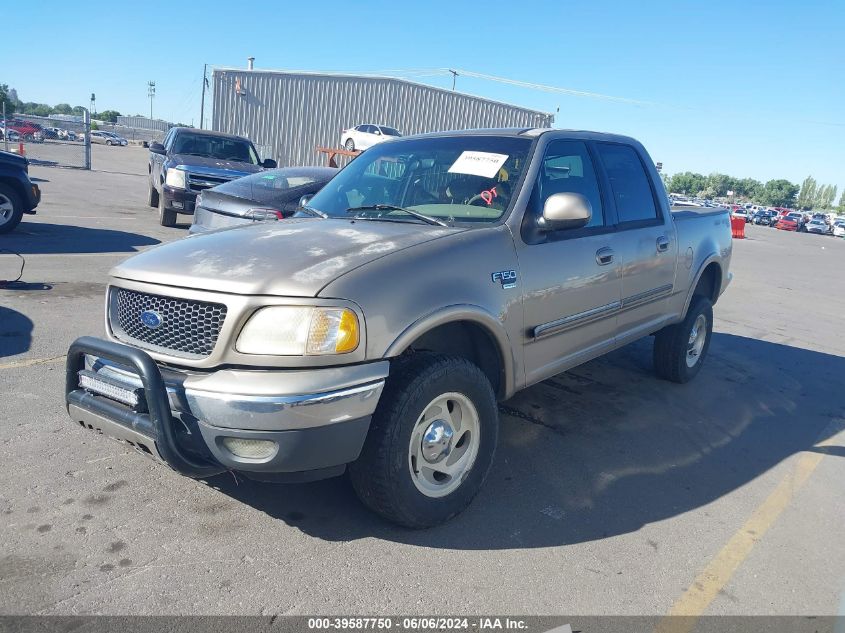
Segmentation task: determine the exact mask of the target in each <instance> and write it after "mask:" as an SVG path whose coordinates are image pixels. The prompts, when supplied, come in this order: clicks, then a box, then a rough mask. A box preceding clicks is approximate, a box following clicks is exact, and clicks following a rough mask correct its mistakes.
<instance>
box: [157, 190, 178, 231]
mask: <svg viewBox="0 0 845 633" xmlns="http://www.w3.org/2000/svg"><path fill="white" fill-rule="evenodd" d="M158 223H159V224H161V225H162V226H176V211H174V210H173V209H168V208H167V207H166V206H165V203H164V196H162V195H159V197H158Z"/></svg>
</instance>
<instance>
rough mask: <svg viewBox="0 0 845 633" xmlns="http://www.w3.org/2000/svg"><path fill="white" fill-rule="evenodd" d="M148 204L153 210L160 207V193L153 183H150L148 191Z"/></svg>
mask: <svg viewBox="0 0 845 633" xmlns="http://www.w3.org/2000/svg"><path fill="white" fill-rule="evenodd" d="M147 204H148V205H150V206H151V207H152V208H153V209H155V208H156V207H157V206H158V191H156V188H155V186H154V185H153V183H150V186H149V188H148V190H147Z"/></svg>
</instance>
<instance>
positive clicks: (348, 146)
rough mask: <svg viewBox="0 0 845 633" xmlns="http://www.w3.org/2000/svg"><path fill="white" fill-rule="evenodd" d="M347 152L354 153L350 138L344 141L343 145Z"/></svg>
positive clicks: (353, 142)
mask: <svg viewBox="0 0 845 633" xmlns="http://www.w3.org/2000/svg"><path fill="white" fill-rule="evenodd" d="M344 147H345V148H346V150H347V151H349V152H354V151H355V141H353V140H352V139H351V138H348V139H346V144H345V145H344Z"/></svg>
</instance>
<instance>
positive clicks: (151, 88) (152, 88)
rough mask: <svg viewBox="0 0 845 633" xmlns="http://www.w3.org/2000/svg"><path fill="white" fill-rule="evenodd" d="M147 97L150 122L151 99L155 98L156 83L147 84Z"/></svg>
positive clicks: (151, 113)
mask: <svg viewBox="0 0 845 633" xmlns="http://www.w3.org/2000/svg"><path fill="white" fill-rule="evenodd" d="M147 96H148V97H149V98H150V121H152V119H153V97H155V96H156V82H154V81H148V82H147Z"/></svg>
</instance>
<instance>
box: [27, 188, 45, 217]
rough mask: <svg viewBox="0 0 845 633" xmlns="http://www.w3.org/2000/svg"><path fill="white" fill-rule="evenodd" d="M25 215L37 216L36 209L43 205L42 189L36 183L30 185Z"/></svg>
mask: <svg viewBox="0 0 845 633" xmlns="http://www.w3.org/2000/svg"><path fill="white" fill-rule="evenodd" d="M27 198H28V199H27V205H26V207H25V209H24V213H29V214H32V215H34V214H35V207H37V206H38V205H39V204H41V188H40V187H39V186H38V185H36V184H35V183H34V182H30V183H29V196H27Z"/></svg>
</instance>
